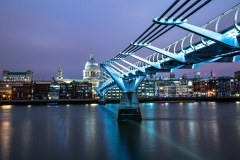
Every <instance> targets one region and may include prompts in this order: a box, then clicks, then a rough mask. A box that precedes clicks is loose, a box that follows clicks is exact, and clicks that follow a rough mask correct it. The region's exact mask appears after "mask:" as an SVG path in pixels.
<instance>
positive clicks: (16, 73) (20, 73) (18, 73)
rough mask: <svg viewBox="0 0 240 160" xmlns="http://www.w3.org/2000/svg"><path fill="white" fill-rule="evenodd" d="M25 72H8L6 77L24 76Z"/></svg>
mask: <svg viewBox="0 0 240 160" xmlns="http://www.w3.org/2000/svg"><path fill="white" fill-rule="evenodd" d="M26 74H27V72H8V75H26Z"/></svg>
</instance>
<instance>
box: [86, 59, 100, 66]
mask: <svg viewBox="0 0 240 160" xmlns="http://www.w3.org/2000/svg"><path fill="white" fill-rule="evenodd" d="M92 66H95V67H98V63H97V62H96V61H95V60H94V59H90V60H88V61H87V63H86V65H85V68H88V67H92Z"/></svg>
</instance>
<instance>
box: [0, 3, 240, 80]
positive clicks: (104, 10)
mask: <svg viewBox="0 0 240 160" xmlns="http://www.w3.org/2000/svg"><path fill="white" fill-rule="evenodd" d="M182 1H183V0H182ZM173 2H174V0H168V1H166V0H151V1H149V0H40V1H36V0H35V1H34V0H1V1H0V70H9V71H17V72H20V71H26V70H32V71H33V72H34V80H42V79H43V76H44V79H45V80H50V79H51V78H52V76H53V75H54V76H56V74H57V69H58V65H60V66H61V68H62V71H63V78H66V79H67V78H73V79H80V78H82V72H83V69H84V66H85V63H86V61H87V60H89V55H90V51H91V49H92V51H93V54H94V58H95V60H96V61H97V62H103V61H107V60H109V59H110V58H112V57H114V56H115V55H117V54H118V53H119V52H121V51H122V50H124V49H125V48H126V47H127V46H128V45H129V43H130V42H132V41H133V40H135V39H136V38H137V37H138V36H139V35H140V34H141V33H142V32H143V31H144V30H145V29H147V28H148V27H149V26H150V25H151V24H152V20H153V18H155V17H158V16H159V15H161V14H162V13H163V12H164V11H165V10H166V9H167V8H168V7H169V6H170V5H171V4H172V3H173ZM238 3H239V0H212V2H210V3H209V4H208V5H207V6H205V7H204V8H203V9H201V10H200V11H198V12H197V13H195V14H194V15H192V16H191V17H189V18H188V22H189V23H190V24H194V25H197V26H202V25H203V24H205V23H206V22H208V21H210V20H211V19H213V18H215V17H216V16H218V15H220V14H221V13H223V12H225V11H226V10H228V9H230V8H231V7H233V6H235V5H236V4H238ZM175 28H176V27H175ZM175 28H174V29H173V30H171V31H170V32H168V33H167V34H165V35H164V37H163V38H164V41H163V40H162V41H158V43H157V47H162V48H163V47H165V46H167V45H169V44H170V43H172V42H174V41H176V40H178V39H179V38H182V37H183V36H184V35H186V32H185V31H183V30H179V29H177V28H176V29H175ZM155 44H156V43H155ZM140 51H141V52H140V54H137V55H141V56H143V57H146V56H147V55H149V54H152V53H153V52H152V51H147V50H144V49H141V50H140ZM143 52H144V53H145V54H146V55H144V53H143ZM137 53H138V52H137ZM211 69H212V70H213V72H214V73H215V74H216V75H217V76H233V73H234V72H235V71H238V70H240V62H237V63H224V65H223V64H222V63H220V64H219V63H216V64H206V65H204V66H202V67H199V68H197V69H194V70H178V71H176V72H175V73H176V77H177V78H178V77H180V76H182V75H183V74H185V73H186V74H188V76H189V77H193V73H194V72H196V71H200V72H201V75H202V76H203V75H204V76H205V74H207V76H209V74H210V70H211ZM163 74H165V73H163ZM204 76H203V77H204ZM0 79H2V72H0Z"/></svg>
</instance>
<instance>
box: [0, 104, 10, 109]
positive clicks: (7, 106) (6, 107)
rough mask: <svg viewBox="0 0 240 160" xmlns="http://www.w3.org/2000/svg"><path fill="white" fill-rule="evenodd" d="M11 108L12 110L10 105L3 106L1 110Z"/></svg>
mask: <svg viewBox="0 0 240 160" xmlns="http://www.w3.org/2000/svg"><path fill="white" fill-rule="evenodd" d="M11 108H12V106H11V105H3V106H2V109H11Z"/></svg>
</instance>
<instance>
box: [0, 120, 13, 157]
mask: <svg viewBox="0 0 240 160" xmlns="http://www.w3.org/2000/svg"><path fill="white" fill-rule="evenodd" d="M0 129H1V130H2V132H1V134H0V135H1V137H0V140H1V147H0V149H1V150H0V153H1V154H0V159H9V156H10V151H11V145H10V139H11V133H12V132H11V125H10V122H8V121H3V122H2V123H1V126H0Z"/></svg>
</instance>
